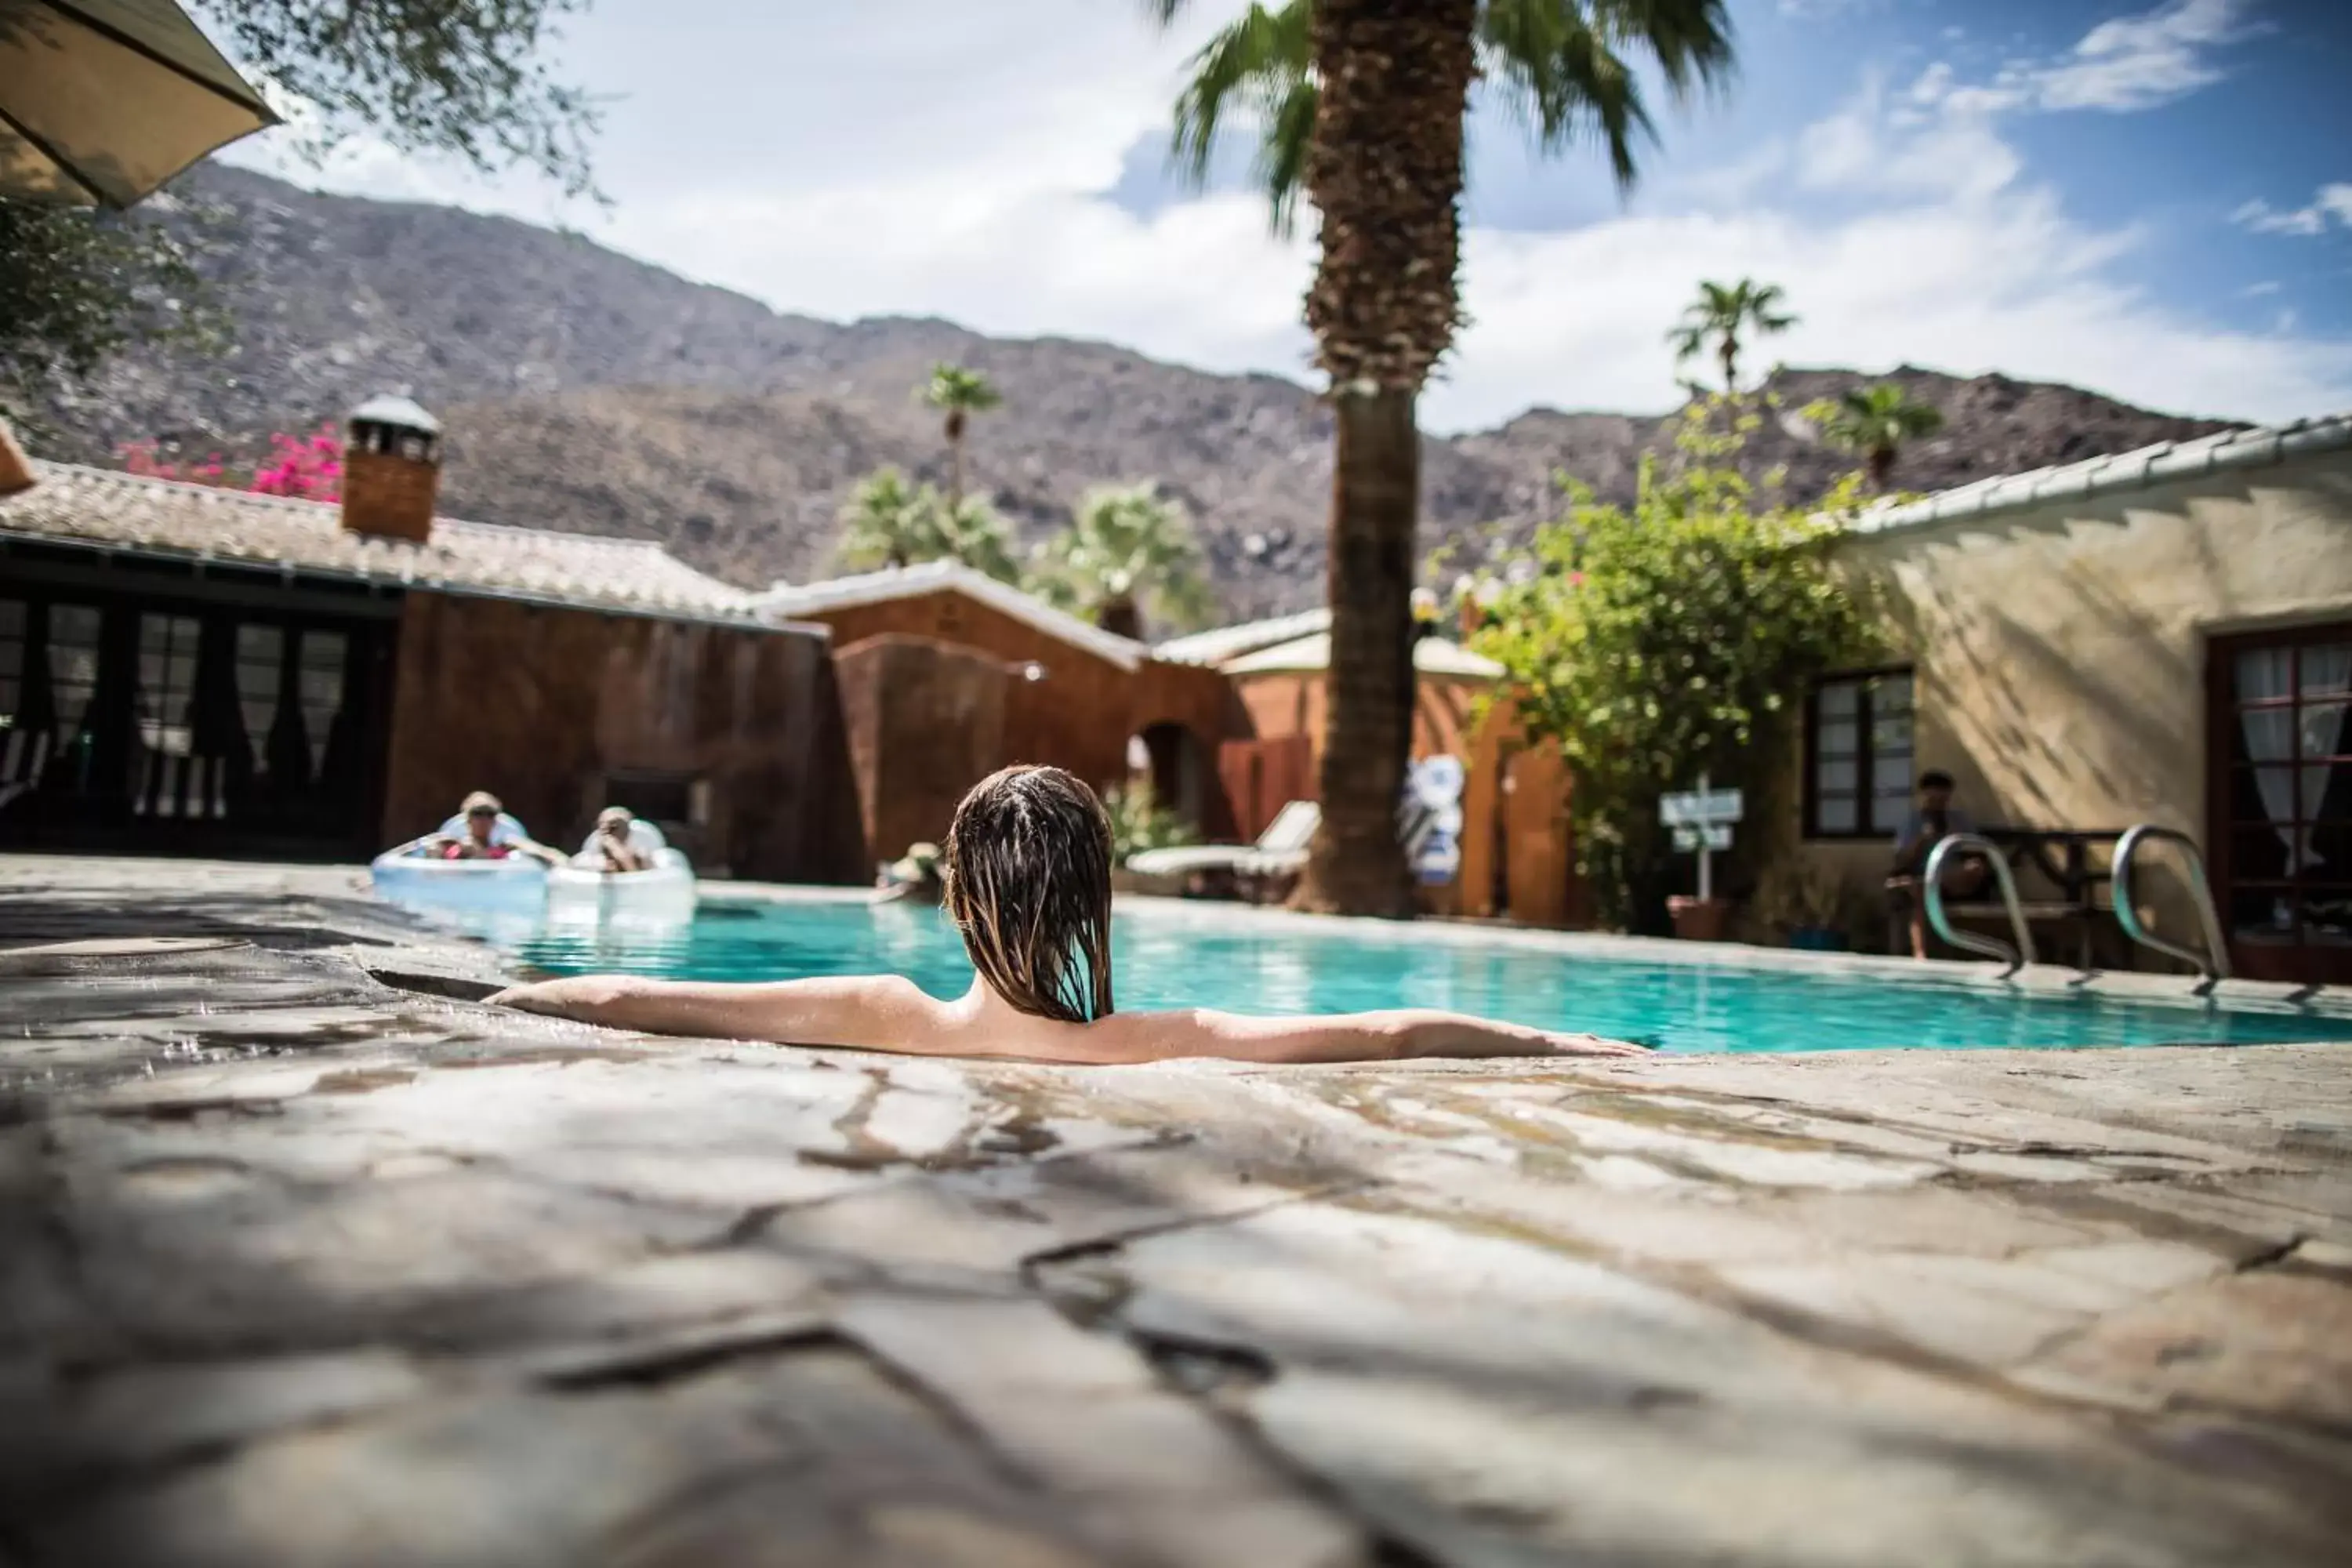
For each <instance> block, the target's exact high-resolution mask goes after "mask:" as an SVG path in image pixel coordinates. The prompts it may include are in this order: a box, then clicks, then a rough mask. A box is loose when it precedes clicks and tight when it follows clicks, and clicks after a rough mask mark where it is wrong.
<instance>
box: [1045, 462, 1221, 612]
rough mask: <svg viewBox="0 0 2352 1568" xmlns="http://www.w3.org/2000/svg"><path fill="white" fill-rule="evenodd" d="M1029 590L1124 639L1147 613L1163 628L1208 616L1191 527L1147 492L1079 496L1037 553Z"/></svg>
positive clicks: (1127, 489)
mask: <svg viewBox="0 0 2352 1568" xmlns="http://www.w3.org/2000/svg"><path fill="white" fill-rule="evenodd" d="M1029 590H1030V592H1032V593H1034V594H1035V595H1037V596H1038V597H1040V598H1042V599H1044V600H1045V602H1046V603H1048V604H1050V605H1057V606H1058V607H1060V608H1062V609H1065V610H1069V611H1072V612H1074V613H1076V614H1078V615H1087V616H1093V617H1094V619H1095V623H1096V624H1097V626H1101V627H1102V628H1103V629H1104V630H1105V631H1111V632H1117V633H1118V635H1119V636H1121V637H1142V635H1143V623H1144V611H1145V608H1146V606H1147V605H1148V606H1149V608H1150V615H1151V618H1152V619H1153V620H1154V621H1156V622H1158V623H1160V624H1161V625H1163V626H1168V625H1174V626H1194V625H1198V624H1199V623H1200V621H1201V620H1202V619H1203V618H1204V617H1205V616H1206V615H1207V613H1208V611H1209V609H1210V608H1211V604H1210V597H1209V587H1208V583H1207V581H1206V580H1205V579H1204V578H1203V577H1202V558H1201V546H1200V543H1199V542H1198V541H1197V540H1196V539H1194V537H1193V535H1192V520H1191V519H1190V518H1188V517H1186V516H1185V514H1184V510H1183V509H1182V508H1181V507H1180V506H1178V505H1176V504H1175V503H1174V502H1172V501H1169V500H1163V499H1162V498H1161V497H1160V493H1159V490H1158V489H1157V488H1156V487H1154V486H1152V485H1150V484H1140V485H1131V486H1124V487H1122V486H1099V487H1097V488H1096V489H1090V490H1088V491H1087V493H1086V494H1085V495H1083V496H1081V497H1080V498H1079V500H1078V505H1077V510H1076V513H1075V514H1074V515H1073V516H1072V519H1071V522H1070V526H1069V527H1068V528H1067V529H1066V530H1064V531H1062V532H1061V533H1058V534H1056V535H1055V536H1054V538H1053V539H1051V540H1049V541H1048V542H1046V543H1045V546H1044V548H1043V549H1041V550H1040V551H1039V552H1037V562H1036V565H1035V567H1034V569H1033V570H1032V572H1031V574H1030V578H1029Z"/></svg>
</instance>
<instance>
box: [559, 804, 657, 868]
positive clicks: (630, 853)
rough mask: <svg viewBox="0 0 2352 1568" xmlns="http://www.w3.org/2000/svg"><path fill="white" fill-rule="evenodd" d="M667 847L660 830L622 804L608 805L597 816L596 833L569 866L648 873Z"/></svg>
mask: <svg viewBox="0 0 2352 1568" xmlns="http://www.w3.org/2000/svg"><path fill="white" fill-rule="evenodd" d="M668 847H669V840H667V838H664V837H662V830H661V829H660V828H658V827H656V826H654V825H653V824H652V823H650V822H647V821H646V819H645V818H644V817H642V816H637V815H636V814H635V813H634V812H632V811H630V809H629V808H628V807H627V806H625V805H608V806H606V807H605V808H604V810H602V811H600V812H598V813H597V814H596V830H595V831H594V832H593V833H591V834H590V835H588V841H587V842H586V843H585V844H583V845H582V846H581V847H580V853H579V854H577V855H574V856H573V857H572V865H574V866H576V867H579V868H582V869H583V870H588V871H606V872H612V871H650V870H652V869H653V868H654V863H655V859H656V857H658V856H659V855H660V854H661V852H662V851H663V850H664V849H667V848H668Z"/></svg>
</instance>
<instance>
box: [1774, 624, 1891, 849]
mask: <svg viewBox="0 0 2352 1568" xmlns="http://www.w3.org/2000/svg"><path fill="white" fill-rule="evenodd" d="M1898 675H1899V676H1901V677H1903V678H1904V679H1906V680H1908V681H1909V682H1910V683H1911V744H1910V747H1909V749H1908V751H1907V752H1906V755H1908V756H1909V757H1910V759H1911V769H1912V773H1911V776H1912V780H1913V784H1914V785H1915V789H1914V790H1913V791H1907V792H1906V794H1905V796H1904V801H1905V809H1906V810H1907V809H1909V805H1910V800H1911V796H1912V795H1913V794H1915V793H1916V783H1917V780H1918V776H1919V775H1918V766H1919V671H1918V667H1917V666H1916V665H1909V664H1887V665H1879V666H1877V667H1875V668H1870V669H1841V670H1838V671H1836V672H1834V673H1833V674H1830V675H1825V676H1823V677H1822V679H1819V680H1817V681H1815V682H1814V683H1813V688H1812V689H1811V691H1808V692H1807V693H1805V717H1804V725H1805V743H1804V748H1803V749H1804V754H1805V760H1804V768H1805V779H1804V819H1803V824H1802V826H1803V831H1804V837H1806V838H1807V839H1809V840H1811V839H1818V840H1821V841H1823V842H1827V843H1838V844H1857V843H1868V842H1870V841H1871V840H1874V839H1879V838H1892V837H1894V836H1895V832H1896V831H1897V829H1898V826H1899V825H1898V824H1896V823H1884V824H1882V823H1879V822H1877V821H1875V820H1874V816H1873V813H1872V809H1871V805H1872V802H1873V801H1874V800H1875V799H1876V798H1877V788H1876V778H1877V764H1878V757H1879V752H1878V750H1877V746H1876V735H1875V733H1874V731H1875V730H1876V728H1877V715H1876V713H1875V712H1874V710H1873V708H1872V705H1871V700H1870V697H1871V683H1872V682H1874V681H1878V680H1885V679H1888V678H1889V677H1891V676H1898ZM1832 686H1853V687H1855V688H1857V691H1856V693H1855V698H1856V700H1855V703H1854V752H1853V764H1854V795H1853V802H1854V825H1853V826H1852V827H1830V828H1825V827H1823V826H1822V816H1821V804H1822V796H1821V767H1820V764H1821V762H1822V756H1821V738H1822V717H1821V708H1822V691H1823V689H1826V688H1829V687H1832ZM1888 754H1890V755H1892V754H1893V753H1892V752H1889V753H1888Z"/></svg>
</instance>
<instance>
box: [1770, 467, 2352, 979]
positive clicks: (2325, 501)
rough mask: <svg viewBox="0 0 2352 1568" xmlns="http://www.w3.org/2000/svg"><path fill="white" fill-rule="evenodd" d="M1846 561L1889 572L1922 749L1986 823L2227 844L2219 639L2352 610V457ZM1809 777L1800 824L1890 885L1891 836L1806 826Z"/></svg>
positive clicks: (1952, 529) (2086, 505)
mask: <svg viewBox="0 0 2352 1568" xmlns="http://www.w3.org/2000/svg"><path fill="white" fill-rule="evenodd" d="M1842 559H1843V560H1844V561H1845V562H1846V563H1849V564H1850V565H1851V566H1852V567H1853V568H1854V569H1855V570H1856V571H1857V572H1859V573H1861V574H1864V577H1865V578H1866V579H1867V580H1869V581H1871V582H1873V583H1874V584H1877V585H1878V586H1879V587H1880V588H1882V589H1883V590H1884V591H1885V594H1886V598H1887V605H1888V629H1889V634H1890V636H1891V637H1892V639H1893V641H1894V643H1895V647H1896V650H1897V658H1898V660H1903V659H1907V660H1909V661H1911V662H1913V663H1914V665H1915V668H1916V680H1917V688H1916V690H1917V703H1918V723H1917V749H1916V757H1917V766H1918V767H1919V768H1920V769H1921V770H1925V769H1927V768H1934V767H1940V768H1943V769H1945V770H1946V771H1948V772H1949V773H1952V774H1953V775H1954V776H1955V777H1956V779H1957V780H1958V786H1959V787H1958V801H1959V804H1960V805H1963V806H1964V807H1965V808H1966V809H1967V810H1969V812H1970V813H1971V814H1972V815H1973V816H1976V817H1977V818H1978V819H1979V821H1986V822H1994V823H2001V824H2008V825H2027V826H2054V827H2088V828H2122V827H2126V826H2130V825H2132V824H2134V823H2137V822H2154V823H2158V824H2161V825H2163V826H2168V827H2171V828H2176V829H2179V830H2180V831H2183V832H2186V833H2189V834H2190V835H2191V836H2192V837H2196V838H2197V839H2198V840H2199V842H2200V844H2201V845H2202V846H2203V847H2204V848H2205V850H2206V853H2207V854H2208V855H2209V856H2212V855H2213V854H2214V853H2215V846H2214V844H2213V843H2212V842H2211V841H2210V824H2209V806H2210V801H2209V777H2208V767H2209V763H2210V761H2211V760H2212V759H2211V758H2210V756H2209V732H2208V727H2207V725H2208V718H2209V713H2208V706H2207V703H2208V695H2207V685H2206V681H2207V675H2208V664H2209V658H2208V654H2209V647H2208V645H2209V643H2210V640H2211V639H2212V638H2213V637H2217V636H2221V635H2224V634H2228V633H2233V632H2243V631H2248V630H2254V629H2261V628H2266V627H2279V626H2294V625H2297V624H2307V623H2312V622H2320V621H2330V620H2337V619H2345V618H2352V455H2347V454H2343V453H2334V454H2326V455H2322V456H2318V457H2314V458H2298V459H2291V460H2290V461H2289V462H2287V463H2285V464H2282V465H2280V466H2278V467H2275V468H2258V469H2252V470H2240V471H2238V472H2235V473H2229V474H2223V475H2221V476H2217V477H2214V478H2211V479H2200V480H2194V481H2189V482H2184V483H2173V484H2167V485H2162V486H2158V487H2153V488H2150V489H2142V490H2137V491H2131V492H2126V493H2124V494H2120V495H2116V496H2113V497H2103V498H2096V499H2095V500H2089V501H2070V500H2053V501H2050V502H2048V503H2045V504H2043V505H2040V506H2037V507H2033V508H2032V509H2029V510H2019V511H2014V512H2007V513H2002V514H2000V515H1998V516H1995V517H1991V518H1987V519H1982V520H1970V521H1948V522H1937V523H1930V524H1925V525H1921V526H1917V527H1913V528H1907V529H1902V530H1898V531H1893V532H1889V533H1886V534H1882V535H1862V536H1856V537H1854V538H1853V539H1852V540H1850V541H1849V542H1847V543H1845V544H1844V545H1843V546H1842ZM1792 750H1795V751H1801V748H1792ZM1802 765H1803V764H1802V763H1801V761H1799V762H1797V763H1795V764H1794V767H1801V766H1802ZM1800 797H1801V791H1800V790H1798V789H1795V788H1791V789H1790V790H1789V791H1788V798H1787V800H1786V801H1785V803H1784V804H1782V805H1780V808H1779V811H1780V821H1779V822H1778V823H1777V825H1776V826H1777V827H1778V828H1779V830H1780V837H1781V838H1782V839H1783V840H1784V841H1785V842H1786V843H1787V844H1789V845H1790V846H1791V847H1793V849H1794V852H1795V853H1797V854H1799V855H1801V857H1802V858H1804V859H1805V860H1806V861H1807V862H1809V863H1811V864H1812V865H1815V866H1818V867H1822V868H1826V869H1828V870H1830V871H1831V872H1832V873H1833V874H1834V875H1836V876H1837V877H1839V878H1840V879H1843V881H1844V882H1845V884H1846V885H1847V887H1848V888H1849V889H1851V890H1852V891H1853V894H1854V896H1855V897H1856V898H1857V899H1858V900H1863V901H1865V902H1869V903H1873V904H1874V903H1875V902H1876V901H1877V899H1878V896H1879V895H1878V892H1877V888H1878V883H1879V881H1880V880H1881V879H1883V878H1884V876H1885V871H1886V863H1887V855H1888V849H1887V846H1886V845H1885V844H1883V843H1877V842H1864V843H1851V842H1844V843H1842V842H1827V841H1816V842H1810V843H1801V844H1800V842H1799V840H1800V831H1801V824H1800V819H1799V816H1798V810H1799V807H1798V805H1797V801H1798V799H1799V798H1800ZM2148 870H2149V872H2150V876H2149V878H2148V880H2147V889H2148V891H2147V894H2144V895H2143V896H2142V901H2143V902H2144V903H2152V904H2153V905H2154V906H2155V908H2156V912H2157V915H2158V929H2159V931H2164V932H2167V933H2168V934H2170V935H2171V936H2172V938H2173V939H2174V940H2176V941H2180V940H2186V939H2188V938H2189V934H2190V933H2191V932H2192V931H2194V929H2195V927H2194V923H2193V921H2192V920H2191V919H2190V917H2189V908H2188V905H2187V903H2186V901H2185V897H2184V894H2183V892H2182V889H2181V884H2180V882H2179V879H2177V878H2175V877H2174V876H2173V875H2172V874H2171V873H2170V871H2169V868H2166V867H2162V866H2160V865H2159V864H2158V858H2153V857H2152V858H2151V859H2150V861H2149V863H2148ZM2139 956H2140V958H2141V960H2142V961H2143V962H2146V963H2150V964H2154V963H2158V962H2159V961H2157V960H2155V959H2154V957H2153V955H2145V954H2143V955H2139Z"/></svg>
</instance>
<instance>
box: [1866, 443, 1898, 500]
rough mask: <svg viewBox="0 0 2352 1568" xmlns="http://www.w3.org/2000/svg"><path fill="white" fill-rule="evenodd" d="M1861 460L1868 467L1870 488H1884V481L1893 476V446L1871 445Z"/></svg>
mask: <svg viewBox="0 0 2352 1568" xmlns="http://www.w3.org/2000/svg"><path fill="white" fill-rule="evenodd" d="M1863 461H1864V463H1865V464H1866V465H1867V466H1868V468H1869V469H1870V487H1871V489H1879V490H1883V489H1885V488H1886V481H1887V480H1888V479H1892V478H1894V477H1895V448H1894V447H1872V448H1871V449H1870V451H1869V454H1868V455H1867V456H1866V457H1864V459H1863Z"/></svg>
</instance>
